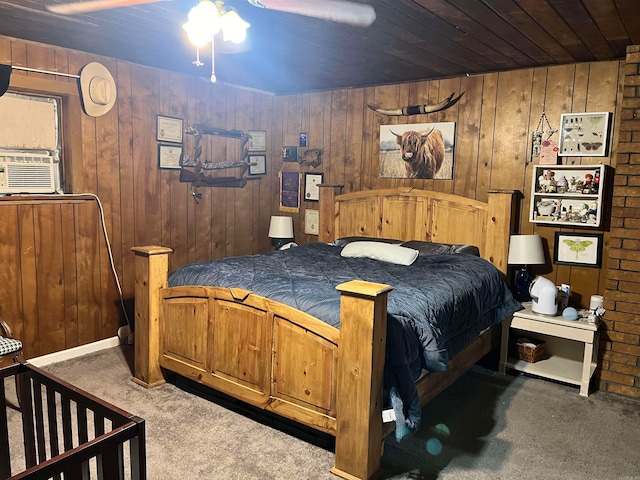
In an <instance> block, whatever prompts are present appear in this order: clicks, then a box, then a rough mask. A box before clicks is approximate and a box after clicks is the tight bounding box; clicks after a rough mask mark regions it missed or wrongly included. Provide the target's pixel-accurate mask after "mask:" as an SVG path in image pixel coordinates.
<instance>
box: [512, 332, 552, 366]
mask: <svg viewBox="0 0 640 480" xmlns="http://www.w3.org/2000/svg"><path fill="white" fill-rule="evenodd" d="M512 355H513V356H514V357H517V358H519V359H520V360H524V361H525V362H529V363H535V362H537V361H538V360H540V359H542V356H543V355H544V342H543V341H542V340H538V339H536V338H518V339H517V340H516V342H515V343H514V344H513V347H512Z"/></svg>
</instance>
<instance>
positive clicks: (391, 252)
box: [340, 241, 419, 265]
mask: <svg viewBox="0 0 640 480" xmlns="http://www.w3.org/2000/svg"><path fill="white" fill-rule="evenodd" d="M418 253H419V252H418V250H414V249H413V248H407V247H401V246H400V245H392V244H389V243H380V242H366V241H365V242H351V243H349V244H348V245H346V246H345V247H344V248H343V249H342V252H340V255H342V256H343V257H366V258H372V259H374V260H380V261H382V262H390V263H397V264H399V265H411V264H412V263H413V262H415V261H416V258H418Z"/></svg>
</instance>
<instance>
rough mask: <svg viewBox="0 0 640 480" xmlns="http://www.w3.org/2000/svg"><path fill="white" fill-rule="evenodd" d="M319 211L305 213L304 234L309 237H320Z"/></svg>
mask: <svg viewBox="0 0 640 480" xmlns="http://www.w3.org/2000/svg"><path fill="white" fill-rule="evenodd" d="M319 213H320V212H318V210H309V209H307V210H305V211H304V233H306V234H308V235H318V232H319V229H318V220H320V215H319Z"/></svg>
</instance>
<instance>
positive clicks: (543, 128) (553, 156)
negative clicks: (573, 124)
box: [530, 112, 558, 165]
mask: <svg viewBox="0 0 640 480" xmlns="http://www.w3.org/2000/svg"><path fill="white" fill-rule="evenodd" d="M557 131H558V129H557V128H555V129H554V128H553V127H552V126H551V123H550V122H549V118H548V117H547V114H546V113H545V112H542V115H541V116H540V120H538V126H537V127H536V130H535V131H534V132H533V133H532V134H531V158H530V161H533V160H534V159H536V158H538V159H539V160H540V163H541V164H546V165H555V164H556V163H557V161H558V144H557V142H553V141H552V140H551V137H552V136H553V135H554V134H555V133H556V132H557Z"/></svg>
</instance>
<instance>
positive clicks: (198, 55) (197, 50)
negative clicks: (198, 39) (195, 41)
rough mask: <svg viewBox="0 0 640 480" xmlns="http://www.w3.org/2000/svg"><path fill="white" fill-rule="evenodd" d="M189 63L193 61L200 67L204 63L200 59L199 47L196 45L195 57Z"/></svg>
mask: <svg viewBox="0 0 640 480" xmlns="http://www.w3.org/2000/svg"><path fill="white" fill-rule="evenodd" d="M191 63H193V64H194V65H195V66H196V67H201V66H203V65H204V63H202V62H201V61H200V47H196V59H195V60H194V61H193V62H191Z"/></svg>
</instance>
